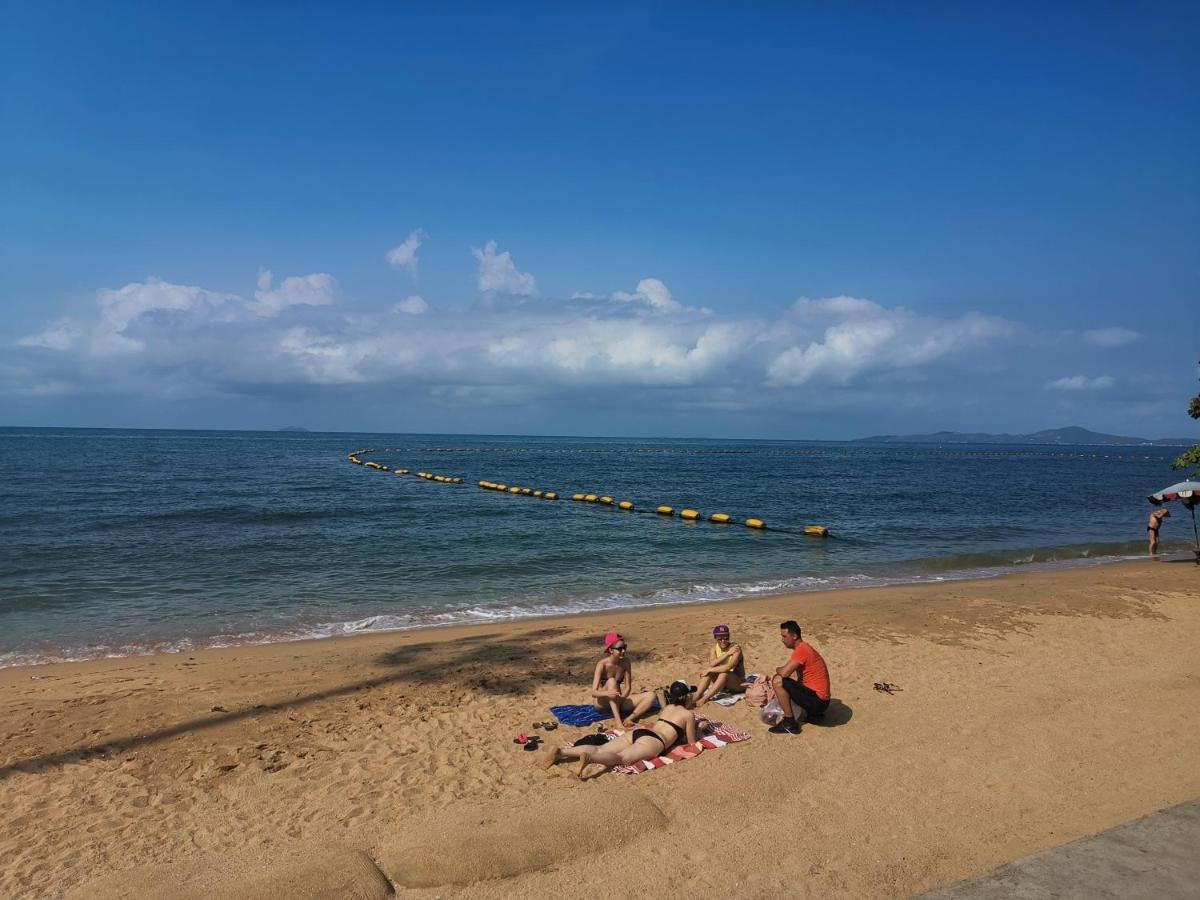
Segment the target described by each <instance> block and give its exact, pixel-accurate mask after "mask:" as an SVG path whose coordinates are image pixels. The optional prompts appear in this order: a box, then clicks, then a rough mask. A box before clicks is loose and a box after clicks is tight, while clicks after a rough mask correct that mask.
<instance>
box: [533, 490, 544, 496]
mask: <svg viewBox="0 0 1200 900" xmlns="http://www.w3.org/2000/svg"><path fill="white" fill-rule="evenodd" d="M533 496H535V497H540V496H542V492H541V491H534V492H533Z"/></svg>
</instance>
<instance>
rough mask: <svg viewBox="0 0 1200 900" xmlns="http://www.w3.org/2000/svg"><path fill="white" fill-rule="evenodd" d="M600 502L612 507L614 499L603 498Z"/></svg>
mask: <svg viewBox="0 0 1200 900" xmlns="http://www.w3.org/2000/svg"><path fill="white" fill-rule="evenodd" d="M600 502H601V503H604V504H607V505H608V506H612V497H601V498H600Z"/></svg>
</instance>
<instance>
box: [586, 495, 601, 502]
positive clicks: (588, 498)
mask: <svg viewBox="0 0 1200 900" xmlns="http://www.w3.org/2000/svg"><path fill="white" fill-rule="evenodd" d="M583 499H584V500H586V501H587V502H588V503H595V502H596V501H597V500H599V499H600V498H599V497H597V496H596V495H595V494H588V495H587V496H585V497H584V498H583Z"/></svg>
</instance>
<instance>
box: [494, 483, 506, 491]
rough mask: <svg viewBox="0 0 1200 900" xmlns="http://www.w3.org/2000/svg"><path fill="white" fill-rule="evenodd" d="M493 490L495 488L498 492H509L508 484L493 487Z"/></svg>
mask: <svg viewBox="0 0 1200 900" xmlns="http://www.w3.org/2000/svg"><path fill="white" fill-rule="evenodd" d="M493 488H494V489H495V490H497V491H507V490H508V485H506V484H496V485H493Z"/></svg>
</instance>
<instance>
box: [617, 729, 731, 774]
mask: <svg viewBox="0 0 1200 900" xmlns="http://www.w3.org/2000/svg"><path fill="white" fill-rule="evenodd" d="M696 719H697V721H701V720H702V719H703V717H702V716H697V717H696ZM708 724H709V725H710V726H711V730H710V731H708V732H707V733H706V734H705V735H704V737H702V738H700V739H699V740H697V741H696V743H697V744H701V745H703V747H704V750H705V751H706V752H707V751H709V750H719V749H721V748H722V747H724V746H726V745H728V744H738V743H741V742H742V741H748V740H750V732H748V731H739V730H738V729H737V728H734V727H732V726H731V725H725V724H724V723H722V722H709V723H708ZM624 733H625V732H623V731H620V730H618V729H615V728H614V729H612V730H610V731H606V732H605V734H607V735H609V736H610V737H620V736H621V735H622V734H624ZM696 755H698V754H697V752H696V751H695V750H694V749H693V748H692V747H688V746H680V745H678V744H676V745H675V746H674V747H672V748H671V749H670V750H668V751H667V752H666V753H665V754H664V755H663V756H657V757H655V758H654V759H646V760H642V761H641V762H636V763H634V764H633V765H631V766H614V767H613V771H614V772H620V773H621V774H622V775H634V774H636V773H638V772H645V771H646V770H648V769H661V768H662V767H663V766H669V765H672V764H673V763H677V762H682V761H683V760H685V759H691V758H692V757H693V756H696Z"/></svg>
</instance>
